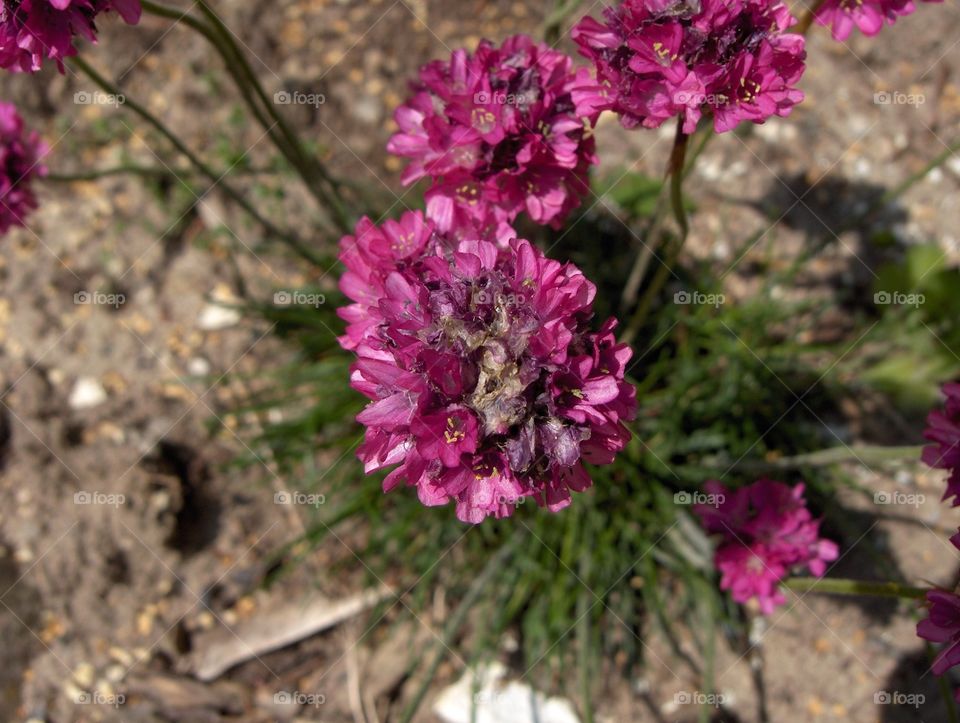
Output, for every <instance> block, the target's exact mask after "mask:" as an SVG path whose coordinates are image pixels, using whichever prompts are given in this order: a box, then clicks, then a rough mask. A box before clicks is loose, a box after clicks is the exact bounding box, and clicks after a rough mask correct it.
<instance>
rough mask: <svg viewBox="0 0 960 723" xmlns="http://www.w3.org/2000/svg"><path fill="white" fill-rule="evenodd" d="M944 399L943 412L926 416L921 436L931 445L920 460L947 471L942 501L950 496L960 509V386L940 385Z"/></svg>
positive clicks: (926, 448)
mask: <svg viewBox="0 0 960 723" xmlns="http://www.w3.org/2000/svg"><path fill="white" fill-rule="evenodd" d="M943 393H944V396H946V402H945V404H944V409H943V411H939V410H934V411H932V412H930V414H929V415H928V416H927V428H926V430H924V432H923V436H924V437H925V438H926V439H929V440H930V441H931V442H934V444H932V445H930V446H929V447H924V448H923V461H924V462H925V463H926V464H928V465H930V466H931V467H933V468H935V469H948V470H950V477H949V478H948V479H947V489H946V491H944V493H943V499H944V500H948V499H950V498H951V497H953V506H954V507H957V506H960V384H957V383H955V382H954V383H950V384H944V385H943Z"/></svg>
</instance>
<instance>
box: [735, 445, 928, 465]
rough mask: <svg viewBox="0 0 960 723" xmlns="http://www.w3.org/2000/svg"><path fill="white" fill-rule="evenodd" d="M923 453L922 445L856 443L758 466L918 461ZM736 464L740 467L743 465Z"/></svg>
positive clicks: (765, 461)
mask: <svg viewBox="0 0 960 723" xmlns="http://www.w3.org/2000/svg"><path fill="white" fill-rule="evenodd" d="M921 454H923V446H922V445H918V446H915V447H882V446H863V445H855V446H852V447H831V448H829V449H821V450H818V451H816V452H809V453H807V454H798V455H795V456H793V457H781V458H780V459H773V460H769V461H768V460H763V461H762V462H761V463H760V464H758V465H756V466H757V467H763V468H764V469H799V468H802V467H829V466H831V465H834V464H840V463H842V462H862V463H864V464H881V463H883V462H902V461H918V460H919V459H920V455H921ZM751 464H752V463H751ZM736 466H737V467H740V466H741V465H739V464H738V465H736Z"/></svg>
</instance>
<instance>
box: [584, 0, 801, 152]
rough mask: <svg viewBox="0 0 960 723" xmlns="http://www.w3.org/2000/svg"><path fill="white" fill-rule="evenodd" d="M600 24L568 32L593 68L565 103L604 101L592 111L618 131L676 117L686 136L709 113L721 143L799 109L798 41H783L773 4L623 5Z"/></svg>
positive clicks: (683, 1) (784, 15) (725, 0)
mask: <svg viewBox="0 0 960 723" xmlns="http://www.w3.org/2000/svg"><path fill="white" fill-rule="evenodd" d="M604 18H605V21H606V22H605V23H600V22H598V21H597V20H595V19H594V18H592V17H589V16H588V17H585V18H583V19H582V20H581V21H580V22H579V23H578V24H577V25H576V27H574V29H573V33H572V35H573V39H574V40H575V41H576V42H577V44H578V45H579V46H580V52H581V53H582V54H583V55H585V56H586V57H588V58H590V59H591V60H592V61H593V62H594V64H595V65H596V78H595V79H593V80H592V81H590V82H585V83H583V84H581V85H580V86H579V87H578V88H577V89H576V90H575V92H574V98H576V99H578V100H581V102H587V99H590V98H593V99H594V102H595V103H596V102H597V101H596V100H595V99H596V98H597V96H598V95H602V96H605V97H606V101H605V102H600V103H599V104H598V105H597V108H598V109H600V110H612V111H614V112H616V113H617V114H618V115H619V116H620V122H621V123H622V125H623V126H624V127H625V128H635V127H637V126H644V127H645V128H658V127H659V126H660V125H662V124H663V122H664V121H666V120H668V119H670V118H672V117H674V116H681V117H682V118H683V132H684V133H692V132H693V131H694V130H695V129H696V126H697V123H698V121H699V120H700V118H701V116H702V115H703V114H704V113H710V114H712V115H713V124H714V128H715V129H716V131H717V132H718V133H723V132H724V131H728V130H731V129H732V128H734V127H736V125H737V124H738V123H740V122H741V121H753V122H754V123H762V122H763V121H765V120H766V119H767V118H769V117H770V116H774V115H778V116H786V115H789V114H790V112H791V110H792V109H793V106H794V105H796V104H797V103H799V102H800V101H801V100H803V93H802V92H801V91H799V90H797V89H796V84H797V82H798V81H799V80H800V76H801V75H803V71H804V68H805V65H804V61H805V58H806V51H805V49H804V40H803V37H802V36H800V35H798V34H796V33H788V32H787V29H788V28H789V27H790V26H791V25H793V24H794V23H795V22H796V19H795V18H794V17H793V16H791V15H790V11H789V10H788V9H787V7H786V6H785V5H784V4H783V3H781V2H779V0H624V1H623V2H622V3H620V5H618V6H616V7H610V8H607V9H606V10H605V11H604ZM581 94H582V96H583V97H582V98H581Z"/></svg>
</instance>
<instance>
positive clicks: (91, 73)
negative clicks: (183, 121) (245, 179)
mask: <svg viewBox="0 0 960 723" xmlns="http://www.w3.org/2000/svg"><path fill="white" fill-rule="evenodd" d="M69 62H70V63H72V64H73V65H74V67H76V68H77V70H79V71H80V72H82V73H83V74H84V75H86V76H87V77H88V78H90V80H92V81H93V82H94V83H95V84H96V85H97V86H99V87H100V88H101V89H102V90H103V91H104V92H106V93H110V94H112V95H120V93H121V90H120V88H118V87H117V86H115V85H114V84H113V83H111V82H110V81H108V80H107V79H106V78H104V77H103V76H102V75H100V74H99V73H98V72H97V71H96V70H94V69H93V66H91V65H90V64H89V63H87V61H85V60H84V59H83V58H81V57H79V56H74V57H72V58H70V59H69ZM124 95H125V96H126V102H125V103H124V107H125V108H129V109H130V110H131V111H133V112H134V113H136V114H137V115H138V116H140V117H141V118H143V119H144V120H145V121H146V122H147V123H149V124H150V125H151V126H153V127H154V128H155V129H156V130H157V131H158V132H159V133H160V134H161V135H162V136H163V137H164V138H166V139H167V140H168V141H169V142H170V143H171V144H172V145H173V147H174V148H176V149H177V151H179V152H180V153H181V154H182V155H183V156H184V157H185V158H186V159H187V160H188V161H189V162H190V164H191V165H193V166H194V167H195V168H196V169H197V171H199V173H200V174H201V175H203V176H205V177H206V178H207V179H208V180H209V181H210V182H211V183H212V184H213V186H214V187H218V188H220V189H222V190H223V192H224V193H225V194H226V195H227V196H228V197H230V199H231V200H233V201H234V202H235V203H236V204H237V205H238V206H240V207H241V208H242V209H243V210H244V211H246V212H247V213H248V214H250V216H251V217H252V218H253V219H254V220H255V221H256V222H257V223H259V224H260V225H261V226H263V228H264V230H265V231H266V232H267V233H268V234H269V235H270V236H273V237H275V238H276V239H278V240H280V241H283V242H284V243H285V244H287V246H289V247H290V248H291V249H293V250H294V251H295V252H297V253H298V254H300V255H301V256H303V257H304V258H305V259H307V260H308V261H310V262H311V263H314V264H323V263H324V259H323V258H322V257H320V256H319V255H317V254H316V252H314V251H313V250H312V249H310V248H309V247H307V246H306V245H305V244H304V243H303V242H302V241H300V240H299V239H298V238H297V237H296V236H294V235H293V233H291V232H289V231H283V230H281V229H279V228H277V227H276V226H275V225H274V224H273V223H271V222H270V221H269V220H267V219H266V218H265V217H264V216H263V215H262V214H261V213H260V212H259V211H257V209H256V208H254V206H253V205H252V204H251V203H250V202H249V201H248V200H247V199H246V198H245V197H244V196H243V194H241V193H240V192H239V191H238V190H237V189H235V188H234V187H233V186H232V185H231V184H230V183H228V182H227V180H226V178H225V176H226V173H217V172H216V171H214V170H213V169H212V168H210V166H208V165H207V164H206V163H204V162H203V161H202V160H201V159H200V158H198V157H197V155H196V154H195V153H194V152H193V151H191V150H190V149H189V148H188V147H187V146H186V144H185V143H184V142H183V141H181V140H180V138H178V137H177V136H176V134H174V133H173V131H171V130H170V129H169V128H167V126H166V125H165V124H164V123H163V122H162V121H161V120H160V119H159V118H157V117H156V116H154V115H153V114H152V113H151V112H150V111H148V110H147V109H146V108H144V107H143V106H142V105H140V104H139V103H137V102H136V101H135V100H132V99H131V98H130V97H129V96H128V95H126V94H124ZM228 173H229V171H228Z"/></svg>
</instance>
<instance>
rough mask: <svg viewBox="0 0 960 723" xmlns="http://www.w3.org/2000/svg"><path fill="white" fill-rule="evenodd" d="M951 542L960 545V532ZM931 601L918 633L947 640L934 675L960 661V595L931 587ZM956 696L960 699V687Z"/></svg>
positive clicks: (928, 596)
mask: <svg viewBox="0 0 960 723" xmlns="http://www.w3.org/2000/svg"><path fill="white" fill-rule="evenodd" d="M950 542H952V543H953V546H954V547H956V548H957V549H960V533H957V534H955V535H953V536H952V537H951V538H950ZM927 603H928V605H929V614H928V616H927V619H926V620H921V621H920V622H919V623H917V636H918V637H921V638H923V639H924V640H929V641H930V642H932V643H945V645H944V647H943V649H942V650H941V651H940V653H939V654H938V655H937V657H936V658H935V659H934V661H933V666H932V667H931V670H932V671H933V674H934V675H943V674H944V673H946V672H947V671H948V670H949V669H950V668H953V667H955V666H957V665H960V596H958V595H957V594H956V593H953V592H949V591H947V590H930V591H929V592H927ZM954 698H956V699H957V701H958V702H960V690H958V691H956V692H955V693H954Z"/></svg>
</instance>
